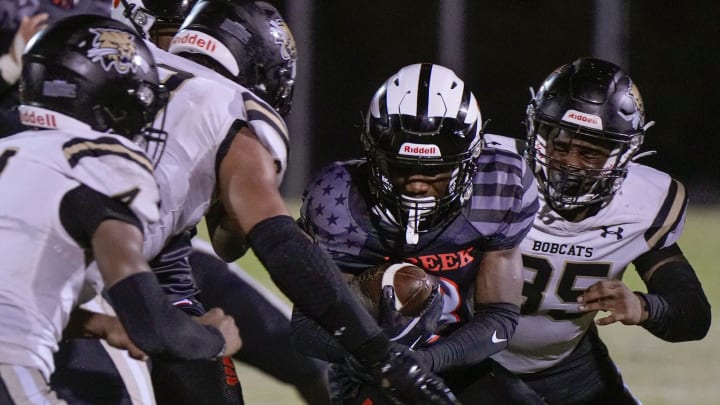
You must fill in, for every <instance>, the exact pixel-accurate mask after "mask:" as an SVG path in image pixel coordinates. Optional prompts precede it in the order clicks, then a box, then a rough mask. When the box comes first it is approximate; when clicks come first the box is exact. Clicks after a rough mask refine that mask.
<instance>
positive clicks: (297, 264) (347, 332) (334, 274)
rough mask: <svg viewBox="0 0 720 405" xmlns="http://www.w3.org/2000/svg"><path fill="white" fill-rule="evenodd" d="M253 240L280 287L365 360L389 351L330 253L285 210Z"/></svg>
mask: <svg viewBox="0 0 720 405" xmlns="http://www.w3.org/2000/svg"><path fill="white" fill-rule="evenodd" d="M247 239H248V242H249V244H250V246H251V247H252V248H253V251H254V252H255V254H256V255H257V257H258V259H260V261H261V262H262V264H263V265H264V266H265V268H266V269H267V270H268V272H269V273H270V276H271V278H272V280H273V282H275V284H276V285H277V286H278V288H280V290H281V291H282V292H283V293H285V295H287V296H288V298H290V300H291V301H292V302H293V303H294V304H295V305H296V306H297V307H298V309H299V310H300V311H302V312H303V313H304V314H306V315H307V316H308V317H310V318H311V319H313V320H315V321H317V322H318V323H319V324H320V325H321V326H322V327H323V328H324V329H325V330H326V331H328V332H329V333H331V334H332V336H334V337H335V338H336V339H337V340H338V341H339V342H340V344H342V346H343V347H344V348H346V349H347V350H348V351H349V352H351V353H352V354H354V355H356V357H358V358H359V359H361V361H363V362H365V361H367V362H369V363H374V362H376V361H379V360H380V359H381V358H383V357H384V356H386V355H387V353H388V350H389V341H388V339H387V337H385V336H384V335H383V334H382V330H381V329H380V327H379V326H378V325H377V322H375V320H373V318H372V317H371V316H370V314H369V313H368V312H367V310H365V308H364V307H362V305H360V303H359V302H357V300H356V299H355V298H354V296H353V293H352V292H351V291H350V288H349V287H348V285H347V284H346V283H345V281H344V280H343V279H342V275H341V273H340V270H339V269H338V268H337V266H336V265H335V263H334V262H333V261H332V259H330V257H329V256H328V255H327V254H326V253H325V252H323V251H322V249H320V247H319V246H317V245H316V244H315V243H313V242H312V240H311V239H310V237H308V236H307V234H305V233H304V232H302V230H301V229H300V228H299V227H298V226H297V224H296V223H295V221H294V220H293V219H292V218H291V217H289V216H286V215H280V216H275V217H272V218H268V219H265V220H263V221H261V222H259V223H258V224H257V225H256V226H254V227H253V229H252V230H251V231H250V232H249V233H248V238H247Z"/></svg>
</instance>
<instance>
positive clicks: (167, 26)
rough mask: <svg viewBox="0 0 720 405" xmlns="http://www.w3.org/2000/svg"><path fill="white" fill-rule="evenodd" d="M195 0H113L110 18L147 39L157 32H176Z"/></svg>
mask: <svg viewBox="0 0 720 405" xmlns="http://www.w3.org/2000/svg"><path fill="white" fill-rule="evenodd" d="M196 1H197V0H113V5H112V11H111V15H112V18H113V19H115V20H117V21H120V22H122V23H125V24H126V25H128V26H129V27H132V28H134V29H135V30H136V31H137V33H138V34H140V36H142V37H143V38H148V37H149V36H151V35H157V31H162V30H172V31H177V29H178V27H180V25H181V24H182V22H183V20H184V19H185V16H187V14H188V13H189V11H190V9H192V7H193V5H194V4H195V2H196Z"/></svg>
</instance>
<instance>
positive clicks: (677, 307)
mask: <svg viewBox="0 0 720 405" xmlns="http://www.w3.org/2000/svg"><path fill="white" fill-rule="evenodd" d="M647 286H648V291H649V293H648V294H642V293H641V294H640V295H641V296H642V297H643V298H644V300H645V303H646V304H647V306H646V308H645V309H646V310H647V312H648V319H646V320H645V321H644V322H642V323H641V324H640V325H641V326H642V327H644V328H645V329H647V330H648V331H649V332H650V333H652V334H653V335H655V336H657V337H659V338H661V339H663V340H666V341H669V342H683V341H688V340H699V339H702V338H703V337H705V335H706V334H707V332H708V330H709V328H710V321H711V317H712V315H711V312H710V303H709V302H708V300H707V297H706V296H705V293H704V292H703V288H702V285H701V284H700V281H699V280H698V278H697V276H696V275H695V272H694V270H693V269H692V267H691V266H690V264H689V263H688V262H686V261H684V260H683V261H675V262H669V263H666V264H664V265H662V266H661V267H659V268H658V269H656V270H655V271H654V273H653V275H652V278H650V280H649V281H648V282H647Z"/></svg>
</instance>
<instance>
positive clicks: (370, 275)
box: [350, 263, 439, 319]
mask: <svg viewBox="0 0 720 405" xmlns="http://www.w3.org/2000/svg"><path fill="white" fill-rule="evenodd" d="M438 283H439V281H438V279H437V277H435V276H433V275H431V274H428V273H426V272H425V270H423V269H421V268H420V267H418V266H415V265H414V264H410V263H395V264H390V263H384V264H381V265H379V266H375V267H372V268H369V269H367V270H365V271H364V272H363V273H361V274H360V275H358V276H356V277H355V278H354V279H353V280H352V282H351V283H350V285H351V287H353V289H354V290H355V291H356V292H357V293H358V295H359V297H360V300H361V301H362V303H363V304H364V305H365V307H366V308H367V309H368V310H369V311H370V313H372V314H373V315H374V316H375V317H376V319H377V317H378V313H379V310H378V305H379V303H380V294H382V289H383V287H384V286H386V285H392V286H393V287H394V288H395V309H396V310H397V311H399V312H400V313H401V314H403V315H405V316H411V317H414V316H418V315H420V313H421V312H422V310H423V308H424V307H425V304H426V302H427V300H428V298H430V295H431V294H432V291H433V289H434V288H435V286H437V285H438Z"/></svg>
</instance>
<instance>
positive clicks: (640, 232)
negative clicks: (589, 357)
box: [486, 135, 687, 373]
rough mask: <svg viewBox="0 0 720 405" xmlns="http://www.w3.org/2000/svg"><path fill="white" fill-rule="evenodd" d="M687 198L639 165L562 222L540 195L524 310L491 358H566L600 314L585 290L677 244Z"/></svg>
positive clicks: (542, 361) (508, 363)
mask: <svg viewBox="0 0 720 405" xmlns="http://www.w3.org/2000/svg"><path fill="white" fill-rule="evenodd" d="M486 141H487V142H488V147H502V148H509V149H513V150H514V149H515V148H514V141H510V142H508V139H507V138H505V139H502V138H500V137H497V136H493V135H488V136H487V137H486ZM686 203H687V198H686V194H685V188H684V187H683V185H682V184H681V183H679V182H678V181H676V180H674V179H672V178H671V177H670V176H668V175H667V174H665V173H663V172H660V171H658V170H655V169H653V168H650V167H648V166H644V165H640V164H635V163H631V164H630V166H629V170H628V175H627V178H626V179H625V181H624V182H623V185H622V187H621V189H620V190H619V191H618V192H617V193H616V194H615V196H614V197H613V199H612V200H611V201H610V203H609V204H608V205H607V206H606V207H604V208H603V209H602V210H601V211H600V212H599V213H598V214H597V215H595V216H592V217H589V218H586V219H584V220H582V221H580V222H568V221H566V220H564V219H563V218H562V217H560V216H559V215H557V214H556V213H554V212H553V211H552V210H551V209H550V208H549V207H548V206H547V205H546V204H545V202H544V200H543V198H542V196H541V199H540V210H539V211H538V214H537V216H536V217H535V221H534V223H533V227H532V229H531V230H530V233H529V234H528V235H527V237H526V238H525V239H524V241H523V242H522V244H521V250H522V255H523V264H524V267H525V268H524V279H525V283H524V286H523V305H522V310H523V315H522V316H521V317H520V322H519V324H518V327H517V329H516V331H515V335H513V337H512V339H511V341H510V345H509V346H508V348H507V350H505V351H503V352H501V353H498V354H496V355H494V356H493V358H494V359H495V360H497V361H498V362H500V363H501V364H502V365H503V366H505V367H506V368H508V369H509V370H510V371H512V372H515V373H532V372H536V371H539V370H543V369H546V368H548V367H550V366H552V365H554V364H556V363H558V362H560V361H561V360H562V359H564V358H565V357H567V356H568V355H569V354H570V353H571V352H572V350H573V349H574V348H575V347H576V346H577V344H578V342H579V341H580V339H581V338H582V336H583V334H584V333H585V332H586V331H587V330H588V328H589V327H590V325H591V324H592V322H593V319H594V318H595V315H596V312H592V313H585V314H583V313H580V312H579V311H578V303H577V301H576V299H577V297H578V296H579V295H580V293H581V292H582V291H583V290H585V289H586V288H588V287H590V286H591V285H592V284H595V283H596V282H598V281H602V280H615V279H617V280H619V279H622V276H623V273H624V271H625V269H626V268H627V266H628V265H629V264H630V263H631V262H632V261H633V260H635V259H636V258H638V257H639V256H640V255H642V254H643V253H646V252H648V251H649V250H651V249H659V248H663V247H667V246H669V245H672V244H673V243H675V242H677V240H678V239H679V237H680V234H681V233H682V230H683V227H684V223H685V213H686Z"/></svg>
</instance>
